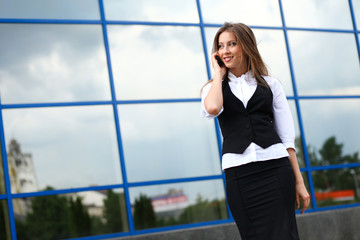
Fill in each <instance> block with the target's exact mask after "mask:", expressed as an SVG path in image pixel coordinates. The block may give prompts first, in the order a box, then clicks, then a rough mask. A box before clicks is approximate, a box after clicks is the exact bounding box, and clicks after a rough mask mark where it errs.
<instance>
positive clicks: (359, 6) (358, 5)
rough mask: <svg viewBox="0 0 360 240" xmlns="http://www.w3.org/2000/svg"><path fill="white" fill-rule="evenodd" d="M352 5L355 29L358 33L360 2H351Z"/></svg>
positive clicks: (359, 27)
mask: <svg viewBox="0 0 360 240" xmlns="http://www.w3.org/2000/svg"><path fill="white" fill-rule="evenodd" d="M351 2H352V5H353V11H354V14H355V20H356V27H357V29H358V31H359V29H360V1H358V0H352V1H351Z"/></svg>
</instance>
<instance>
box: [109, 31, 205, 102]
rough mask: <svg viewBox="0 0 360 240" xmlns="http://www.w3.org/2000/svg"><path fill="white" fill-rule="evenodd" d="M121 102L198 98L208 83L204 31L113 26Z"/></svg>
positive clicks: (111, 33) (111, 38)
mask: <svg viewBox="0 0 360 240" xmlns="http://www.w3.org/2000/svg"><path fill="white" fill-rule="evenodd" d="M108 32H109V42H110V52H111V59H112V69H113V74H114V81H115V87H116V95H117V98H118V99H164V98H198V97H199V96H200V88H201V87H202V85H203V84H204V83H205V82H206V81H207V75H206V65H205V59H204V52H203V48H202V41H201V36H200V29H199V28H195V27H172V26H155V27H154V26H109V27H108Z"/></svg>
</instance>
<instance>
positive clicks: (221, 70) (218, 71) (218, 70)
mask: <svg viewBox="0 0 360 240" xmlns="http://www.w3.org/2000/svg"><path fill="white" fill-rule="evenodd" d="M216 56H218V57H220V56H219V53H218V52H215V53H213V54H212V55H211V62H212V66H213V68H214V80H215V76H217V77H218V78H220V79H221V80H222V79H223V77H224V75H225V74H226V67H225V65H223V66H222V67H220V65H219V63H218V61H217V59H216Z"/></svg>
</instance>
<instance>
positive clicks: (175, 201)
mask: <svg viewBox="0 0 360 240" xmlns="http://www.w3.org/2000/svg"><path fill="white" fill-rule="evenodd" d="M130 196H131V198H132V200H131V202H132V205H133V206H134V212H133V216H134V225H135V229H137V230H139V229H147V228H154V227H164V226H172V225H180V224H188V223H199V222H206V221H213V220H220V219H227V218H228V213H227V208H226V200H225V194H224V189H223V183H222V181H220V180H216V181H201V182H192V183H178V184H166V185H162V186H159V185H158V186H150V187H138V188H132V189H131V191H130Z"/></svg>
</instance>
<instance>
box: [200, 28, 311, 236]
mask: <svg viewBox="0 0 360 240" xmlns="http://www.w3.org/2000/svg"><path fill="white" fill-rule="evenodd" d="M211 60H212V65H213V68H214V74H213V79H212V80H211V81H209V83H208V84H206V85H205V86H204V87H203V89H202V92H201V114H202V116H203V117H205V118H208V119H213V118H215V117H218V120H219V124H220V128H221V132H222V135H223V152H222V154H223V156H222V169H223V171H225V177H226V195H227V201H228V204H229V207H230V211H231V213H232V215H233V217H234V219H235V222H236V224H237V227H238V229H239V232H240V234H241V238H242V240H253V239H254V240H255V239H256V240H271V239H274V240H275V239H276V240H292V239H299V237H298V231H297V226H296V218H295V202H296V205H297V208H300V201H303V208H302V211H301V214H302V213H303V212H304V211H305V210H306V209H307V207H308V206H309V203H310V196H309V194H308V192H307V190H306V188H305V185H304V180H303V178H302V175H301V172H300V169H299V165H298V162H297V158H296V153H295V146H294V140H295V130H294V126H293V120H292V116H291V112H290V110H289V106H288V103H287V100H286V96H285V93H284V91H283V89H282V86H281V84H280V82H279V81H278V80H276V79H275V78H273V77H270V76H268V71H267V69H266V66H265V64H264V62H263V60H262V58H261V56H260V53H259V51H258V49H257V45H256V39H255V36H254V34H253V32H252V30H251V29H250V28H249V27H248V26H246V25H244V24H241V23H237V24H232V23H225V24H224V25H223V26H222V27H221V28H220V29H219V30H218V32H217V33H216V35H215V38H214V43H213V54H212V56H211Z"/></svg>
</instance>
